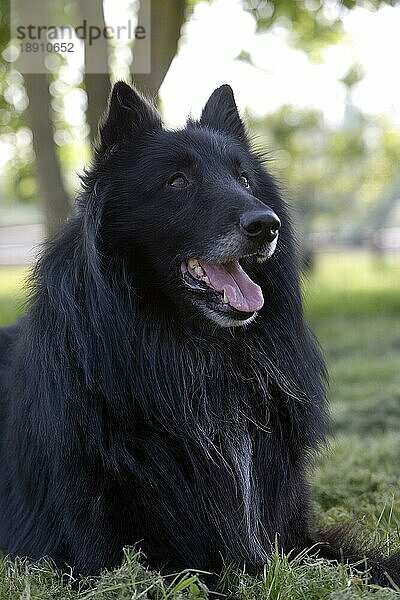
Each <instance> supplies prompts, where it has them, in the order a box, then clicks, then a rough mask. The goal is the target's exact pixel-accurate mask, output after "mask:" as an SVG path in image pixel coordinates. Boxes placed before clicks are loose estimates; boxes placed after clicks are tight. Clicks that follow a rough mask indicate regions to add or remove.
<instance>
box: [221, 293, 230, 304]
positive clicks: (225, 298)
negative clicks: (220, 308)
mask: <svg viewBox="0 0 400 600" xmlns="http://www.w3.org/2000/svg"><path fill="white" fill-rule="evenodd" d="M222 302H223V303H224V304H229V300H228V296H227V295H226V291H225V290H224V296H223V298H222Z"/></svg>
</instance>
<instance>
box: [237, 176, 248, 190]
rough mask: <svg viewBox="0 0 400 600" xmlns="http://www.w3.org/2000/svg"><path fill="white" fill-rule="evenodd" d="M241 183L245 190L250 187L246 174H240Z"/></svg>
mask: <svg viewBox="0 0 400 600" xmlns="http://www.w3.org/2000/svg"><path fill="white" fill-rule="evenodd" d="M239 182H240V184H241V185H242V186H243V187H244V188H249V187H250V183H249V178H248V177H247V174H246V173H240V177H239Z"/></svg>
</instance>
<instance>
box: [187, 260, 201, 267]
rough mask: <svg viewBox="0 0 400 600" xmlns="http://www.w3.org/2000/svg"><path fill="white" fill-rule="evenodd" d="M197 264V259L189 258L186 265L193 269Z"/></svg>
mask: <svg viewBox="0 0 400 600" xmlns="http://www.w3.org/2000/svg"><path fill="white" fill-rule="evenodd" d="M198 264H199V261H198V260H197V258H189V260H188V265H189V267H190V268H191V269H195V268H196V267H197V266H198Z"/></svg>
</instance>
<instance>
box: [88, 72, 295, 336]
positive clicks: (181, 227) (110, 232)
mask: <svg viewBox="0 0 400 600" xmlns="http://www.w3.org/2000/svg"><path fill="white" fill-rule="evenodd" d="M93 173H94V174H95V176H94V179H95V182H94V185H93V194H94V195H96V193H97V192H98V187H99V189H101V188H102V189H103V190H105V192H103V193H102V196H104V197H106V201H105V204H104V210H103V216H102V231H101V236H100V239H101V243H102V244H103V247H104V251H108V252H111V253H114V254H116V255H118V254H119V255H121V256H123V257H124V260H126V261H129V262H130V264H131V265H132V268H134V267H135V268H136V269H137V271H138V272H140V277H141V278H142V279H143V290H145V293H148V298H149V299H150V300H149V301H151V297H153V299H154V302H159V301H160V300H159V292H160V291H162V292H163V293H164V294H167V295H168V297H169V298H170V299H172V300H173V302H174V303H175V305H176V306H177V307H178V308H179V309H180V310H183V311H184V310H187V311H188V312H193V311H194V312H195V313H196V314H200V315H202V316H203V317H206V318H207V319H210V320H211V321H213V322H215V323H217V324H218V325H220V326H227V327H231V326H237V325H244V324H248V323H250V322H251V321H252V320H253V319H254V317H255V315H256V314H257V312H258V311H259V310H260V309H261V308H262V306H263V303H264V298H263V292H262V289H261V287H260V286H259V285H258V284H257V282H256V281H254V280H253V279H252V278H251V277H250V275H249V274H248V271H249V272H252V270H253V269H252V268H253V266H254V264H257V263H262V262H264V261H267V260H268V259H269V258H270V257H271V256H272V255H273V253H274V251H275V249H276V246H277V244H279V241H278V238H279V230H280V228H281V218H282V215H280V207H281V206H282V205H281V200H280V197H279V193H278V191H277V188H276V186H275V184H274V181H273V179H272V178H271V177H270V176H269V175H268V174H267V173H266V172H265V170H264V169H263V167H262V166H261V163H260V161H259V160H258V159H257V157H256V156H255V155H254V154H252V152H251V151H250V147H249V141H248V138H247V135H246V132H245V128H244V126H243V123H242V121H241V119H240V116H239V113H238V110H237V107H236V104H235V100H234V97H233V93H232V90H231V88H230V87H229V86H228V85H223V86H222V87H220V88H218V89H217V90H215V91H214V92H213V94H212V95H211V97H210V98H209V100H208V102H207V103H206V105H205V107H204V110H203V112H202V115H201V117H200V119H199V120H198V121H193V120H189V121H188V123H187V125H186V127H185V128H184V129H182V130H179V131H168V130H165V129H163V127H162V124H161V119H160V116H159V114H158V113H157V111H156V110H155V109H154V107H153V106H152V105H151V104H150V103H148V102H147V101H146V100H145V99H143V98H142V97H141V96H140V95H139V94H138V93H137V92H136V91H135V90H134V89H132V88H131V87H130V86H128V85H127V84H125V83H122V82H119V83H117V84H116V85H115V86H114V89H113V91H112V94H111V98H110V103H109V110H108V113H107V116H106V118H105V120H104V121H103V124H102V125H101V127H100V132H99V142H98V145H97V149H96V168H95V170H94V171H93ZM92 183H93V182H92ZM99 195H100V194H99ZM283 226H284V223H283ZM138 263H141V268H140V265H139V264H138ZM146 290H147V292H146Z"/></svg>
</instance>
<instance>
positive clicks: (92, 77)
mask: <svg viewBox="0 0 400 600" xmlns="http://www.w3.org/2000/svg"><path fill="white" fill-rule="evenodd" d="M78 5H79V13H80V16H81V18H82V20H84V19H86V21H87V23H88V24H89V25H91V26H97V27H99V29H100V30H103V29H104V27H105V22H104V12H103V2H102V0H96V1H94V0H79V2H78ZM84 43H85V89H86V94H87V99H88V105H87V110H86V120H87V122H88V125H89V127H90V138H91V140H93V139H94V138H95V137H96V135H97V130H98V124H99V120H100V117H101V116H102V114H103V113H104V111H105V110H106V108H107V100H108V95H109V93H110V77H109V74H108V42H107V39H106V38H105V37H104V36H100V37H99V38H98V39H96V40H95V42H94V43H93V44H92V45H90V44H89V40H88V39H86V40H85V42H84ZM102 71H103V72H102Z"/></svg>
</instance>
